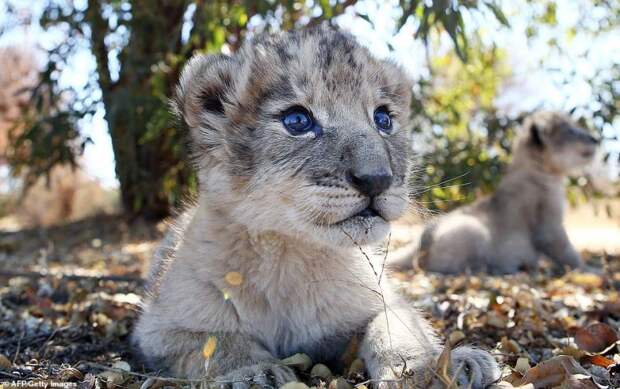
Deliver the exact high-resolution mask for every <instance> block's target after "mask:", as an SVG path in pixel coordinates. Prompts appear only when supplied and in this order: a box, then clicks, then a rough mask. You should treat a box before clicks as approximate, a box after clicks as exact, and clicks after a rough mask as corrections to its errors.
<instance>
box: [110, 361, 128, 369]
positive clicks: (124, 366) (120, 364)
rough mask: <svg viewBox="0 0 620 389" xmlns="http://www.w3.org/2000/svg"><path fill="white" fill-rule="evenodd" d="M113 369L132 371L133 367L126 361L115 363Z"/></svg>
mask: <svg viewBox="0 0 620 389" xmlns="http://www.w3.org/2000/svg"><path fill="white" fill-rule="evenodd" d="M112 368H114V369H118V370H123V371H131V366H130V365H129V363H127V362H125V361H116V362H114V364H112Z"/></svg>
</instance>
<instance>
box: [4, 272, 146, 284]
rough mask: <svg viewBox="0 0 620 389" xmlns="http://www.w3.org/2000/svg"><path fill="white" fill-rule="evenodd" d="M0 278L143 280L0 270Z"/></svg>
mask: <svg viewBox="0 0 620 389" xmlns="http://www.w3.org/2000/svg"><path fill="white" fill-rule="evenodd" d="M0 277H8V278H14V277H25V278H35V279H36V278H47V277H51V278H59V279H60V280H62V281H81V280H95V281H112V282H138V283H144V281H145V280H144V278H142V277H138V276H114V275H102V276H85V275H78V274H63V273H46V272H35V271H14V270H0Z"/></svg>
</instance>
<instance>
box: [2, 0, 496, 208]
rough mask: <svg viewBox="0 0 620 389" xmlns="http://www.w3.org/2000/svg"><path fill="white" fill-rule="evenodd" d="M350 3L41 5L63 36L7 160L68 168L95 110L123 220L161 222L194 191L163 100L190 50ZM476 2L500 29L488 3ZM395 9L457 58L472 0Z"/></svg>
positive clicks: (308, 20)
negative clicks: (90, 62)
mask: <svg viewBox="0 0 620 389" xmlns="http://www.w3.org/2000/svg"><path fill="white" fill-rule="evenodd" d="M355 3H356V1H355V0H343V1H336V2H327V1H322V0H318V1H315V2H305V1H286V2H284V1H283V2H274V1H268V0H262V1H240V0H239V1H233V2H230V1H223V0H215V1H208V2H207V1H202V0H196V1H190V0H175V1H164V0H158V1H156V2H155V3H153V2H147V1H146V0H89V1H88V2H87V3H86V4H85V6H84V7H81V6H80V4H79V3H65V2H61V1H56V0H49V1H47V3H46V4H45V7H44V12H43V15H42V17H41V18H40V20H39V22H40V24H41V26H42V27H43V28H45V29H46V30H47V31H52V30H53V31H57V32H58V31H60V32H61V33H62V34H63V35H64V36H65V38H66V39H63V40H62V41H60V43H59V44H58V45H57V46H56V47H54V48H52V49H51V50H50V51H49V53H48V54H49V56H48V63H47V65H46V69H45V70H44V72H43V73H42V75H41V79H40V85H39V86H38V87H37V88H35V89H34V90H33V91H32V92H33V101H46V102H48V104H47V105H46V109H42V108H43V107H42V106H39V107H38V109H35V110H31V111H29V112H28V114H27V115H24V120H23V125H24V128H25V131H23V132H21V133H20V134H19V137H18V138H17V139H15V140H14V142H15V145H16V146H17V147H18V148H21V149H26V150H27V152H26V153H22V154H16V155H15V158H13V159H12V161H11V162H12V163H13V166H14V167H15V168H16V171H19V170H20V168H21V167H22V166H29V167H30V169H31V170H30V171H31V172H32V174H34V175H38V174H42V173H46V172H49V171H50V169H51V167H52V166H53V165H54V164H56V163H60V162H69V163H75V160H76V156H77V155H79V153H80V151H81V149H83V146H84V142H85V141H87V139H82V138H81V136H80V134H79V132H78V128H77V122H78V121H79V120H80V119H82V118H85V117H86V118H87V117H88V116H89V115H91V114H92V112H93V109H94V108H96V107H97V106H98V105H99V104H102V105H103V107H104V108H105V119H106V121H107V123H108V126H109V131H110V135H111V137H112V143H113V148H114V155H115V160H116V173H117V177H118V179H119V182H120V185H121V194H122V203H123V205H124V208H125V209H126V211H128V212H130V213H133V214H138V213H139V214H143V215H146V216H154V217H161V216H165V215H166V214H167V213H168V211H169V208H170V205H172V204H175V203H178V202H179V201H180V200H181V199H182V197H183V194H184V193H186V192H187V191H188V190H190V191H191V190H192V189H193V188H195V187H196V179H195V176H194V175H193V174H192V172H191V169H190V168H189V167H188V166H187V164H186V159H185V158H184V156H185V154H186V147H185V142H184V131H183V129H182V128H180V126H178V125H175V123H174V121H173V118H172V117H171V114H170V111H169V109H168V100H167V99H168V97H169V96H170V95H171V93H172V88H173V86H174V84H175V82H176V80H177V79H178V75H179V72H180V69H181V68H182V66H183V64H184V63H185V62H186V61H187V60H188V59H189V57H190V56H191V55H192V54H194V53H196V52H207V53H208V52H218V51H220V50H225V51H234V50H235V49H236V48H237V47H238V46H239V45H240V43H241V41H242V39H243V37H244V35H245V34H246V33H247V32H248V31H259V30H264V29H289V28H294V27H299V26H302V25H308V24H316V23H320V22H321V21H323V20H329V21H330V22H333V21H334V20H335V19H334V18H336V17H337V16H338V15H340V14H342V13H344V12H345V11H346V10H347V9H348V8H350V7H352V6H354V5H355ZM484 4H485V5H486V7H490V8H491V9H493V10H494V12H495V15H496V17H497V18H498V19H500V21H502V22H505V17H504V16H503V14H502V13H501V11H500V10H499V8H498V7H497V6H495V5H494V3H491V2H484ZM401 5H402V7H403V14H402V17H401V23H404V22H405V21H406V20H407V19H408V18H409V17H412V18H416V19H420V27H419V28H418V31H417V33H416V36H417V37H420V38H421V39H424V40H426V39H427V36H428V34H429V33H430V32H431V27H433V26H437V28H443V29H445V31H447V32H448V34H449V35H450V36H451V37H453V40H454V43H455V47H456V49H457V52H458V53H459V55H460V56H461V57H463V58H464V56H465V55H464V53H465V51H464V48H465V43H466V41H465V36H464V30H463V19H462V14H463V12H465V10H466V9H475V8H476V6H477V3H476V2H471V1H463V2H456V3H453V2H446V1H436V2H433V3H432V5H431V4H430V3H428V2H425V3H422V2H418V1H403V2H402V3H401ZM16 13H18V12H16ZM360 16H362V17H365V18H368V15H360ZM84 46H86V47H88V48H89V50H90V51H91V52H92V55H93V56H94V57H95V58H96V62H97V69H96V72H95V74H93V75H92V77H91V79H90V84H89V88H88V93H85V94H82V95H79V94H77V93H71V92H72V91H66V90H63V89H62V88H61V87H60V84H61V83H60V82H59V74H60V71H62V70H63V69H67V67H68V59H69V58H71V55H72V54H74V53H75V52H76V50H78V49H80V48H83V47H84ZM46 99H47V100H46ZM50 145H51V146H52V151H51V153H50Z"/></svg>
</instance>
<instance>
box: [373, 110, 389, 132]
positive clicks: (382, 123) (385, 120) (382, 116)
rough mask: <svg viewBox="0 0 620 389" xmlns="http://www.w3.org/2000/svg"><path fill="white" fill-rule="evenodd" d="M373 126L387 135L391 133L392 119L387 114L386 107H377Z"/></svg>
mask: <svg viewBox="0 0 620 389" xmlns="http://www.w3.org/2000/svg"><path fill="white" fill-rule="evenodd" d="M374 119H375V124H376V125H377V127H379V130H381V131H383V132H385V133H387V134H389V133H390V132H392V118H391V117H390V114H389V113H388V112H387V108H386V107H379V108H377V109H376V110H375V115H374Z"/></svg>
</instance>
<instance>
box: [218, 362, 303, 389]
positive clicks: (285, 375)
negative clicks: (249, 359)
mask: <svg viewBox="0 0 620 389" xmlns="http://www.w3.org/2000/svg"><path fill="white" fill-rule="evenodd" d="M296 380H297V376H296V375H295V373H294V372H293V370H292V369H291V368H289V367H287V366H282V365H278V364H274V363H259V364H256V365H252V366H245V367H242V368H239V369H236V370H233V371H231V372H230V373H228V374H225V375H223V376H220V377H217V378H216V379H215V382H216V383H215V385H213V387H215V388H232V389H249V388H250V387H251V386H253V385H257V386H259V387H261V388H273V389H276V388H279V387H280V386H282V385H284V384H285V383H287V382H291V381H296Z"/></svg>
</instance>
